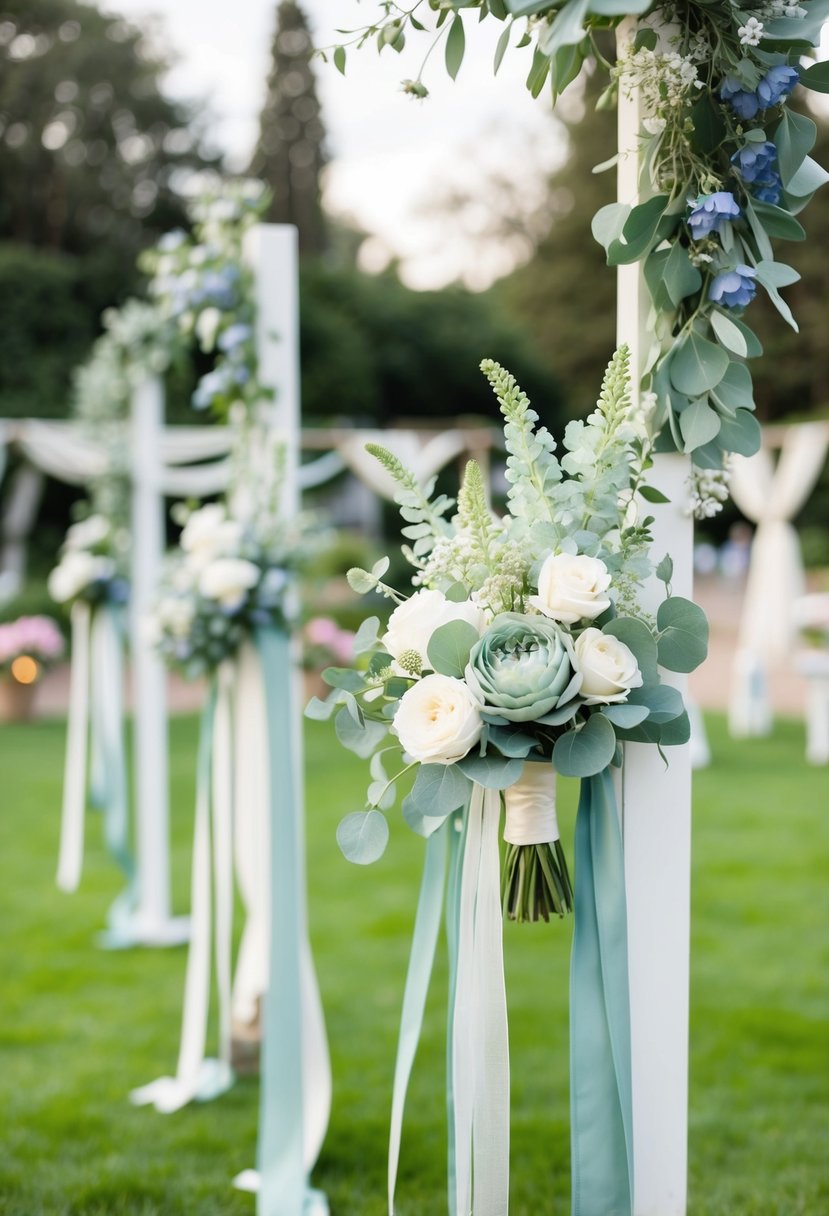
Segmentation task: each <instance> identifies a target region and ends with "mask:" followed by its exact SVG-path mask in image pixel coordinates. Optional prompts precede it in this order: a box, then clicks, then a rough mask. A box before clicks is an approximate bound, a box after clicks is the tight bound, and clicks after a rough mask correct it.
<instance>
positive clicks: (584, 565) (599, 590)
mask: <svg viewBox="0 0 829 1216" xmlns="http://www.w3.org/2000/svg"><path fill="white" fill-rule="evenodd" d="M609 586H610V573H609V571H608V569H607V566H606V565H605V564H604V562H603V561H601V560H600V559H599V558H598V557H587V556H586V555H585V554H577V555H574V554H570V553H552V554H550V556H549V557H548V558H547V559H546V561H545V562H544V565H543V566H542V567H541V571H540V573H539V575H538V595H532V596H530V600H529V602H530V603H531V604H532V605H533V607H534V608H537V609H538V611H539V612H541V613H543V615H544V616H548V617H550V618H551V619H552V620H554V621H559V622H560V624H562V625H575V623H576V621H592V620H594V618H595V617H597V616H600V615H601V614H602V613H603V612H604V610H605V609H606V608H609V607H610V600H609V598H608V597H607V596H606V595H605V594H604V593H605V591H607V589H608V587H609Z"/></svg>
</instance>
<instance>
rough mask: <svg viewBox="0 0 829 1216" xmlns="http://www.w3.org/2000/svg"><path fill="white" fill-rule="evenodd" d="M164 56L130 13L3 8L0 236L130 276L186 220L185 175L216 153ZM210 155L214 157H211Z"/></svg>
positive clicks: (47, 0) (49, 0)
mask: <svg viewBox="0 0 829 1216" xmlns="http://www.w3.org/2000/svg"><path fill="white" fill-rule="evenodd" d="M166 66H167V65H166V63H165V61H164V59H163V58H162V57H161V55H160V54H159V52H158V51H157V50H156V49H155V44H154V43H153V44H151V43H150V42H149V40H148V39H146V38H145V37H144V35H143V33H142V32H141V30H139V29H138V28H137V27H136V26H134V25H131V24H130V23H129V22H127V21H125V20H124V19H123V18H121V17H114V16H110V15H107V14H105V13H103V12H100V11H99V10H98V9H97V8H94V7H93V6H92V5H90V4H81V3H78V2H77V0H3V3H2V8H0V126H1V127H2V138H0V239H5V240H11V241H14V242H17V243H22V244H27V245H37V246H40V247H45V248H48V249H52V250H56V251H60V252H63V253H73V254H79V255H86V254H89V253H91V252H100V250H101V248H102V247H105V248H106V249H107V251H108V253H109V256H110V258H111V260H112V261H113V262H114V263H116V264H118V265H119V266H120V267H121V269H122V271H123V273H124V274H125V275H126V276H127V277H128V278H130V277H132V276H131V272H132V270H133V266H134V262H135V255H136V253H137V251H138V249H139V248H140V247H141V246H142V245H143V244H145V243H146V242H147V240H148V234H150V235H152V234H156V233H161V232H163V231H165V230H166V229H168V228H171V227H174V226H175V225H176V224H179V223H181V221H182V218H183V216H182V209H181V204H180V200H179V197H178V195H177V193H176V190H175V185H176V175H177V174H178V173H179V172H180V171H181V170H182V169H186V168H194V167H198V166H204V165H205V164H206V163H207V162H206V160H205V157H204V156H203V154H202V152H201V150H200V147H199V138H198V134H197V132H196V131H195V129H194V127H193V125H192V120H193V114H192V113H191V112H190V111H189V109H187V108H186V107H184V106H182V105H179V104H177V103H173V102H171V101H169V100H168V99H167V98H165V97H164V96H163V94H162V92H161V87H160V78H161V75H162V73H163V72H164V70H165V69H166ZM211 163H212V162H211Z"/></svg>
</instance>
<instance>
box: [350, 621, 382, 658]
mask: <svg viewBox="0 0 829 1216" xmlns="http://www.w3.org/2000/svg"><path fill="white" fill-rule="evenodd" d="M379 628H380V619H379V617H376V616H367V617H366V619H365V620H364V621H362V622H361V623H360V628H359V629H358V630H357V632H356V633H355V635H354V653H355V654H365V652H366V651H367V650H371V649H372V648H373V647H374V646H375V645H376V644H377V633H378V631H379Z"/></svg>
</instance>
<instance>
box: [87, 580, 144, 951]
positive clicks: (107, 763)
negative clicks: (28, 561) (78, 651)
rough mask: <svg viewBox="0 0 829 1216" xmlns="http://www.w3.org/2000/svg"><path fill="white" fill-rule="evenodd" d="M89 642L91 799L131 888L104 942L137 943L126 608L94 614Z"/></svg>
mask: <svg viewBox="0 0 829 1216" xmlns="http://www.w3.org/2000/svg"><path fill="white" fill-rule="evenodd" d="M90 629H91V640H90V667H91V670H90V727H91V730H90V736H91V740H90V754H91V761H90V781H89V801H90V803H91V804H92V806H94V807H96V808H97V809H99V810H101V811H102V812H103V817H104V840H105V842H106V846H107V849H108V851H109V854H110V856H111V857H112V858H113V860H114V861H115V862H116V864H117V865H118V866H119V867H120V869H121V870H122V872H123V874H124V875H125V877H126V880H127V885H126V888H125V889H124V890H123V891H122V892H121V893H120V895H117V896H116V898H115V900H114V901H113V903H112V904H111V905H110V908H109V911H108V912H107V931H106V932H105V933H104V934H103V935H102V941H103V943H104V944H105V945H107V946H110V947H113V948H118V947H119V946H123V945H127V944H132V935H131V932H130V925H131V922H132V917H133V914H134V912H135V909H136V907H137V905H138V889H137V881H136V867H135V860H134V857H133V853H132V847H131V845H130V838H129V810H128V805H129V802H128V794H127V763H126V748H125V743H124V714H123V685H124V676H123V662H124V660H123V623H122V612H121V609H120V608H118V607H117V606H115V605H113V604H102V605H100V606H99V607H97V608H96V609H95V610H94V612H93V614H92V621H91V626H90Z"/></svg>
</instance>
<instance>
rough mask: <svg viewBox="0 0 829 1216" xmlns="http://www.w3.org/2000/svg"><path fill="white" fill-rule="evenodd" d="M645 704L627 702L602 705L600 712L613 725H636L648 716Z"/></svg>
mask: <svg viewBox="0 0 829 1216" xmlns="http://www.w3.org/2000/svg"><path fill="white" fill-rule="evenodd" d="M648 712H649V711H648V707H647V705H630V704H627V703H624V704H619V705H603V706H602V707H601V713H603V714H604V716H605V717H606V718H607V719H608V721H609V722H612V723H613V725H614V726H628V727H630V726H638V725H639V723H640V722H644V721H645V719H646V718H647V716H648Z"/></svg>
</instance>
